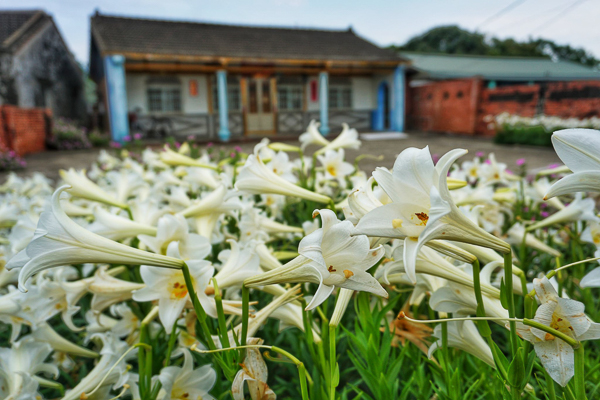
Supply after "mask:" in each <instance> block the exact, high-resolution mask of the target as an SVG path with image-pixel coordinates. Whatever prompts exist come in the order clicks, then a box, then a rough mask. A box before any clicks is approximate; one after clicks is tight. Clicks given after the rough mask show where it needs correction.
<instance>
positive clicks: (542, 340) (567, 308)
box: [517, 277, 600, 386]
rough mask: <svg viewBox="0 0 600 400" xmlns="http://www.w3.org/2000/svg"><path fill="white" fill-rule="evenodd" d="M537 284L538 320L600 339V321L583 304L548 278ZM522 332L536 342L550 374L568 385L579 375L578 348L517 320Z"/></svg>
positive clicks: (566, 331) (569, 332)
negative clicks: (563, 293) (564, 295)
mask: <svg viewBox="0 0 600 400" xmlns="http://www.w3.org/2000/svg"><path fill="white" fill-rule="evenodd" d="M533 287H534V289H535V293H536V296H537V298H538V299H539V301H540V303H541V304H540V306H539V308H538V309H537V311H536V313H535V318H534V320H535V321H536V322H539V323H540V324H543V325H546V326H549V327H550V328H553V329H555V330H557V331H559V332H561V333H563V334H565V335H567V336H568V337H571V338H573V339H576V340H578V341H583V340H596V339H600V324H598V323H595V322H592V321H590V319H589V318H588V317H587V316H586V315H585V306H584V305H583V303H581V302H579V301H575V300H571V299H564V298H561V297H560V296H559V295H558V293H557V292H556V289H555V288H554V286H552V284H551V283H550V281H549V280H548V278H546V277H543V278H542V279H534V280H533ZM517 331H518V333H519V335H520V336H521V337H522V338H523V339H525V340H527V341H529V342H531V343H533V347H534V348H535V352H536V354H537V355H538V357H539V359H540V361H541V362H542V365H543V366H544V368H545V369H546V371H548V374H549V375H550V376H551V377H552V379H554V381H556V382H557V383H558V384H559V385H561V386H566V385H567V383H568V382H569V380H570V379H571V378H572V377H573V375H574V374H575V350H573V347H572V346H571V345H570V344H568V343H567V342H565V341H563V340H562V339H560V338H557V337H555V336H554V335H552V334H550V333H548V332H545V331H542V330H541V329H538V328H533V327H530V326H527V325H524V324H522V323H520V322H518V323H517Z"/></svg>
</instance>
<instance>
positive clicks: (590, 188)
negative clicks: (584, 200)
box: [545, 129, 600, 199]
mask: <svg viewBox="0 0 600 400" xmlns="http://www.w3.org/2000/svg"><path fill="white" fill-rule="evenodd" d="M552 145H553V146H554V150H555V151H556V154H558V157H560V159H561V160H562V162H564V163H565V164H566V166H567V167H569V169H570V170H571V171H573V174H571V175H567V176H565V177H563V178H562V179H561V180H559V181H558V182H556V183H555V184H554V185H552V187H551V188H550V190H548V193H546V196H545V198H546V199H549V198H552V197H555V196H560V195H563V194H568V193H574V192H600V132H599V131H596V130H593V129H563V130H560V131H557V132H554V134H553V135H552Z"/></svg>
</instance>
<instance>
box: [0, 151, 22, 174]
mask: <svg viewBox="0 0 600 400" xmlns="http://www.w3.org/2000/svg"><path fill="white" fill-rule="evenodd" d="M26 165H27V163H26V162H25V160H23V159H22V158H21V157H19V156H18V155H17V153H15V152H14V151H12V150H0V171H2V172H4V171H14V170H17V169H22V168H24V167H25V166H26Z"/></svg>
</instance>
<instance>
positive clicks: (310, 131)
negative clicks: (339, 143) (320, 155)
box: [298, 119, 329, 151]
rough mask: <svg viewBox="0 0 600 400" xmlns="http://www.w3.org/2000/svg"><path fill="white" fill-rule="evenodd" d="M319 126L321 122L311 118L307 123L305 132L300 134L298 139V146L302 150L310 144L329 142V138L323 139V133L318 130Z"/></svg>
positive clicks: (323, 144) (320, 144) (325, 144)
mask: <svg viewBox="0 0 600 400" xmlns="http://www.w3.org/2000/svg"><path fill="white" fill-rule="evenodd" d="M319 126H321V124H320V123H319V122H317V121H315V120H314V119H313V120H311V121H310V123H309V124H308V128H306V132H304V133H303V134H302V135H300V137H299V138H298V140H300V143H301V145H300V148H301V149H302V151H304V149H306V147H307V146H308V145H311V144H318V145H319V146H327V145H328V144H329V140H327V139H325V138H324V137H323V135H321V132H319Z"/></svg>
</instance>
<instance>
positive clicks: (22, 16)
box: [0, 10, 40, 47]
mask: <svg viewBox="0 0 600 400" xmlns="http://www.w3.org/2000/svg"><path fill="white" fill-rule="evenodd" d="M39 12H40V11H39V10H14V11H13V10H0V47H2V45H3V44H4V41H6V39H8V38H10V37H11V36H12V34H14V33H15V32H16V31H18V30H19V29H20V28H21V27H23V26H24V25H25V24H26V23H27V22H28V21H29V20H30V19H31V18H33V16H35V15H36V14H38V13H39Z"/></svg>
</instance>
